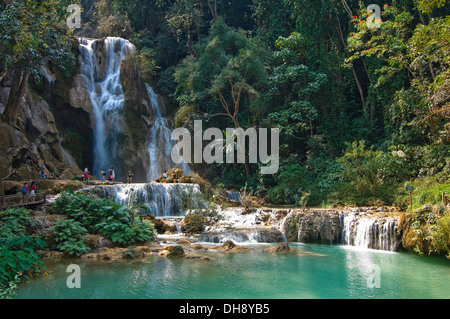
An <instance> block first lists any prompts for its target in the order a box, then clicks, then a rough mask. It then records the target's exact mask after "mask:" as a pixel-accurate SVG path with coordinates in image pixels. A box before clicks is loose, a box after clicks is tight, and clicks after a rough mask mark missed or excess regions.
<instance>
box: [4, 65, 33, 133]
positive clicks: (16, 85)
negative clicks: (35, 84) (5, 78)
mask: <svg viewBox="0 0 450 319" xmlns="http://www.w3.org/2000/svg"><path fill="white" fill-rule="evenodd" d="M22 73H23V74H22ZM29 76H30V73H28V72H22V69H21V68H17V69H16V70H15V71H14V76H13V80H12V83H11V90H10V92H9V96H8V102H7V103H6V106H5V111H4V112H3V117H4V118H5V120H6V122H8V123H9V124H11V125H16V123H17V118H18V117H19V110H20V103H21V101H22V98H23V97H24V95H25V91H26V88H27V86H28V78H29Z"/></svg>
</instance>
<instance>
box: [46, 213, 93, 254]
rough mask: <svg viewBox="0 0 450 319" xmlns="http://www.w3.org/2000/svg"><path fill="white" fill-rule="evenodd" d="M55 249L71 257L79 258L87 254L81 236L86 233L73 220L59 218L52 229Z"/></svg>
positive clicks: (79, 224)
mask: <svg viewBox="0 0 450 319" xmlns="http://www.w3.org/2000/svg"><path fill="white" fill-rule="evenodd" d="M53 233H54V234H55V241H56V244H57V245H56V248H58V249H59V250H60V251H62V252H65V253H67V254H68V255H70V256H73V257H80V256H81V255H82V254H85V253H86V252H87V246H86V244H85V243H84V241H83V236H84V235H85V234H86V233H87V230H86V228H84V227H83V226H82V225H81V223H79V222H77V221H75V220H73V219H63V218H60V219H59V220H58V221H57V222H56V223H55V225H54V227H53Z"/></svg>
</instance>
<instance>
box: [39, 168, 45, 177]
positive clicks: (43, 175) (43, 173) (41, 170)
mask: <svg viewBox="0 0 450 319" xmlns="http://www.w3.org/2000/svg"><path fill="white" fill-rule="evenodd" d="M39 178H40V179H45V167H44V165H41V167H39Z"/></svg>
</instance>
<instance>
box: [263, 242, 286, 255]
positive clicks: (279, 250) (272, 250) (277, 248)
mask: <svg viewBox="0 0 450 319" xmlns="http://www.w3.org/2000/svg"><path fill="white" fill-rule="evenodd" d="M265 251H267V252H269V253H286V252H291V248H290V247H289V245H288V243H282V244H278V245H275V246H272V247H270V248H266V249H265Z"/></svg>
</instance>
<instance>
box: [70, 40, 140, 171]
mask: <svg viewBox="0 0 450 319" xmlns="http://www.w3.org/2000/svg"><path fill="white" fill-rule="evenodd" d="M96 45H99V40H94V39H85V38H81V39H79V47H80V53H81V54H80V73H81V75H82V76H84V80H85V88H86V91H87V93H88V95H89V98H90V100H91V104H92V114H93V116H94V121H95V129H94V163H93V171H94V172H95V173H98V172H99V171H101V170H105V169H107V168H109V167H110V166H112V165H113V164H114V155H115V154H117V151H116V149H115V147H116V146H117V136H118V133H119V132H120V126H121V123H120V116H119V112H120V110H121V109H122V107H123V104H124V94H123V91H122V86H121V84H120V64H121V62H122V61H123V60H124V59H125V58H126V57H127V56H128V55H129V54H130V53H132V52H133V50H134V46H133V44H131V43H130V42H129V41H127V40H125V39H122V38H117V37H108V38H106V39H105V40H104V46H105V52H104V56H102V57H97V55H96V54H95V52H94V51H95V46H96Z"/></svg>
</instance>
